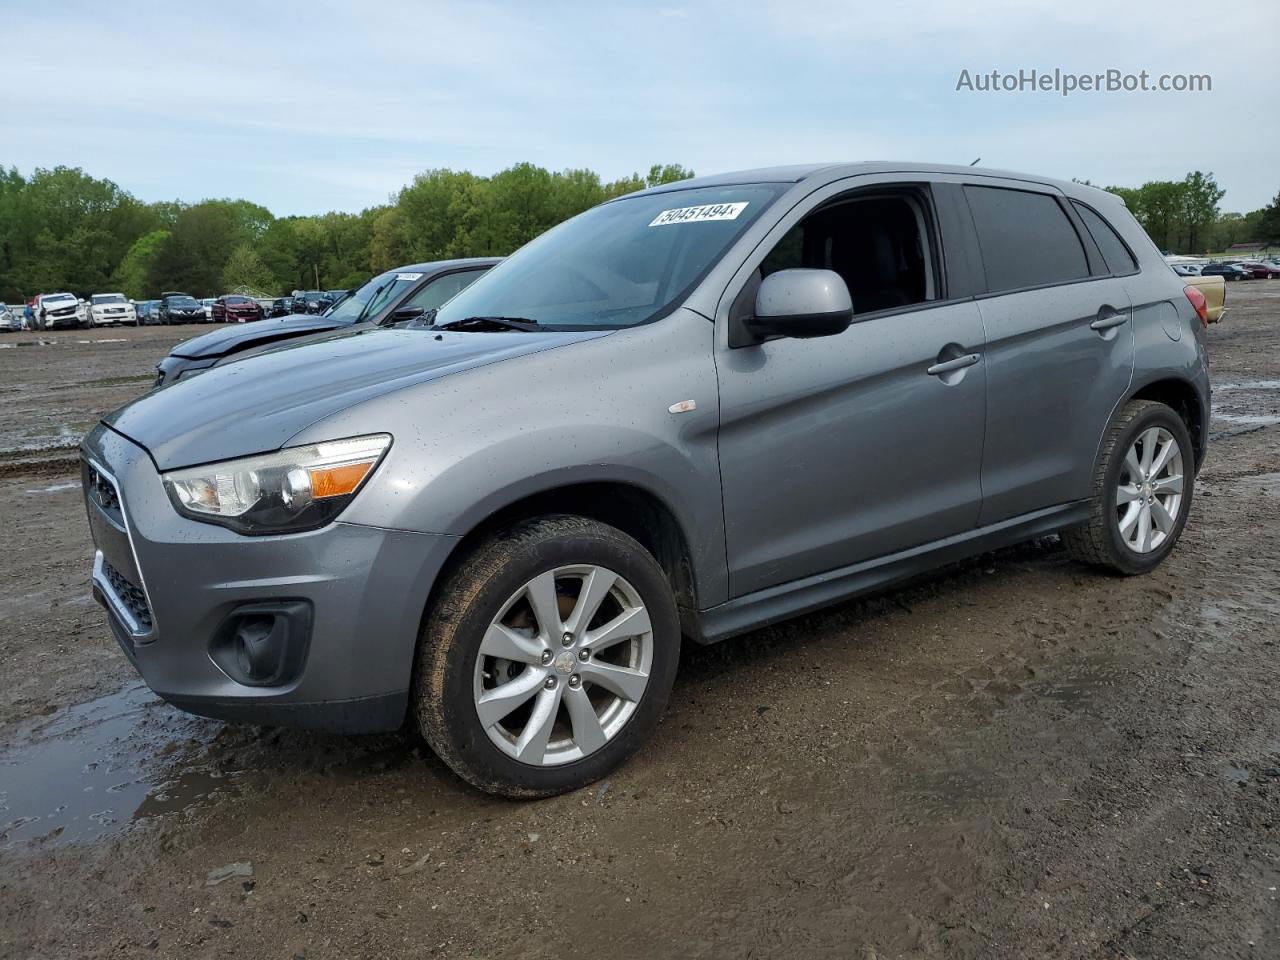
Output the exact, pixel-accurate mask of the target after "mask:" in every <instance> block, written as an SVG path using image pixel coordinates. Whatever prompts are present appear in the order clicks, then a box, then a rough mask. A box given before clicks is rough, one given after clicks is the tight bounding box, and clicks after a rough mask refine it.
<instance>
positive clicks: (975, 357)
mask: <svg viewBox="0 0 1280 960" xmlns="http://www.w3.org/2000/svg"><path fill="white" fill-rule="evenodd" d="M981 359H982V354H980V353H966V354H964V355H963V356H960V357H956V358H955V359H954V360H943V361H942V362H941V363H935V364H934V365H933V366H932V367H930V368H929V369H928V370H926V371H925V373H927V374H929V376H931V377H936V376H940V375H941V374H944V373H951V372H952V371H953V370H963V369H964V368H965V367H972V366H973V365H974V364H975V363H977V362H978V361H979V360H981Z"/></svg>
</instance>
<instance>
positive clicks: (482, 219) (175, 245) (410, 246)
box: [0, 163, 1280, 302]
mask: <svg viewBox="0 0 1280 960" xmlns="http://www.w3.org/2000/svg"><path fill="white" fill-rule="evenodd" d="M692 175H693V171H691V170H686V169H685V168H684V167H682V166H680V165H679V164H667V165H661V164H658V165H655V166H653V167H651V168H650V169H649V171H648V173H647V174H645V175H643V176H642V175H640V174H634V175H632V176H630V177H625V178H623V179H620V180H614V181H611V182H604V181H602V180H601V179H600V177H599V175H598V174H596V173H594V172H592V171H590V170H562V171H550V170H545V169H543V168H542V167H537V166H534V165H532V164H528V163H520V164H516V165H515V166H513V167H511V168H509V169H507V170H503V171H501V172H499V173H496V174H494V175H493V176H489V177H482V176H477V175H476V174H473V173H468V172H466V171H458V170H445V169H438V170H429V171H427V172H426V173H423V174H420V175H419V176H417V177H415V178H414V180H413V182H412V183H410V184H408V185H407V186H405V187H404V188H403V189H401V190H400V192H399V193H398V194H396V195H395V196H394V197H393V198H392V199H391V202H389V203H387V204H385V205H383V206H377V207H371V208H369V209H367V210H363V211H361V212H360V213H326V214H324V215H322V216H315V217H275V216H273V215H272V213H271V211H270V210H267V209H266V208H265V207H261V206H258V205H257V204H255V203H250V202H249V201H247V200H204V201H201V202H200V203H195V204H185V203H180V202H162V203H143V202H142V201H140V200H138V199H136V198H135V197H133V196H131V195H130V194H129V193H128V192H127V191H125V190H122V189H121V188H120V187H119V186H117V185H116V184H114V183H112V182H111V181H110V180H98V179H95V178H94V177H91V176H89V175H88V174H86V173H85V172H84V171H83V170H79V169H73V168H69V167H55V168H54V169H52V170H43V169H40V170H36V171H35V172H34V173H33V174H32V175H31V176H30V177H29V178H27V177H23V176H22V175H21V174H20V173H18V171H17V170H16V169H13V168H9V169H5V168H3V167H0V302H17V301H19V300H21V299H24V298H26V297H30V296H33V295H34V294H36V293H50V292H55V291H63V290H66V291H69V292H71V293H74V294H77V295H79V296H82V297H87V296H89V295H90V294H92V293H100V292H104V291H111V290H120V291H123V292H124V293H125V294H126V295H128V296H130V297H133V298H135V299H143V298H148V297H153V296H156V295H158V294H159V292H160V291H161V290H183V291H186V292H188V293H191V294H193V295H195V296H198V297H204V296H216V295H218V294H220V293H224V292H227V291H230V290H241V289H247V290H252V291H255V292H260V293H264V294H270V295H275V294H280V293H286V292H288V291H289V290H292V289H295V288H306V289H326V290H327V289H340V288H346V287H352V286H356V285H358V284H360V283H362V282H363V281H364V280H366V279H368V278H369V277H370V276H371V275H372V274H374V273H377V272H380V271H382V270H386V269H390V268H392V267H396V266H399V265H400V264H404V263H412V262H417V261H424V260H438V259H444V258H449V257H471V256H501V255H505V254H508V253H510V252H511V251H512V250H515V249H516V248H517V247H519V246H520V245H521V244H523V243H526V242H527V241H529V240H531V239H532V238H534V237H536V236H537V235H538V234H540V233H542V232H543V231H544V230H546V229H548V228H550V227H553V226H555V225H556V224H557V223H560V222H561V221H562V220H565V219H567V218H568V217H571V216H573V215H575V214H577V213H580V212H582V211H583V210H586V209H587V208H588V207H592V206H594V205H595V204H597V203H600V202H602V201H604V200H607V199H609V198H611V197H616V196H620V195H621V194H624V193H630V192H631V191H633V190H639V189H641V188H643V187H645V186H652V185H654V184H658V183H668V182H671V181H674V180H681V179H684V178H686V177H690V176H692ZM1106 189H1108V190H1110V191H1111V192H1113V193H1117V194H1119V195H1120V196H1122V197H1123V198H1124V199H1125V202H1126V203H1127V204H1128V206H1129V209H1130V210H1132V211H1133V212H1134V214H1135V216H1136V217H1137V218H1138V220H1139V221H1140V222H1141V223H1142V225H1143V226H1144V227H1145V228H1146V230H1147V233H1149V234H1150V235H1151V238H1152V240H1154V241H1155V243H1156V245H1157V246H1159V247H1160V248H1161V249H1166V250H1174V251H1176V252H1178V253H1203V252H1210V251H1221V250H1225V249H1226V248H1227V247H1229V246H1230V245H1231V244H1233V243H1242V242H1247V241H1264V242H1280V194H1277V196H1276V199H1275V200H1274V201H1273V202H1272V203H1271V205H1270V206H1268V207H1264V208H1262V209H1260V210H1254V211H1252V212H1250V213H1244V214H1241V213H1221V212H1220V211H1219V202H1220V201H1221V199H1222V196H1223V191H1222V189H1221V188H1220V187H1219V186H1218V184H1217V182H1216V181H1215V180H1214V178H1213V174H1211V173H1208V174H1206V173H1201V172H1200V171H1195V172H1193V173H1189V174H1187V176H1186V177H1184V178H1183V179H1182V180H1178V181H1151V182H1149V183H1144V184H1143V185H1142V186H1140V187H1116V186H1113V187H1107V188H1106Z"/></svg>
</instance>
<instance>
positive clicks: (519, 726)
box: [413, 515, 680, 797]
mask: <svg viewBox="0 0 1280 960" xmlns="http://www.w3.org/2000/svg"><path fill="white" fill-rule="evenodd" d="M679 652H680V626H679V618H678V616H677V613H676V606H675V600H674V598H673V596H672V592H671V588H670V586H669V585H668V583H667V579H666V577H665V575H664V574H663V572H662V569H661V568H660V567H659V566H658V564H657V562H656V561H655V560H654V558H653V557H652V555H650V554H649V553H648V551H646V550H645V549H644V547H642V546H641V545H640V544H639V543H637V542H636V541H635V540H633V539H632V538H631V537H629V536H627V535H626V534H624V533H622V532H621V531H620V530H617V529H615V528H613V527H609V526H606V525H604V524H601V523H597V522H595V521H593V520H588V519H585V518H583V517H575V516H565V515H556V516H548V517H541V518H538V519H535V520H530V521H526V522H523V523H521V524H518V525H516V526H515V527H512V528H510V529H508V530H505V531H503V532H501V533H500V534H498V535H496V536H494V537H492V538H491V539H489V540H487V541H485V542H484V543H482V544H480V545H479V546H477V547H476V549H475V550H473V551H472V552H471V553H470V554H469V555H468V556H467V557H466V558H465V559H464V560H463V561H462V562H461V563H460V564H459V565H458V566H457V567H456V568H455V569H454V571H453V572H452V574H450V575H449V576H448V578H447V579H446V580H445V581H444V582H443V583H442V584H441V586H440V589H439V595H438V600H437V601H436V603H435V607H434V609H432V610H430V611H428V617H427V622H426V626H425V627H424V629H423V633H422V637H421V640H420V643H419V649H418V658H417V664H416V675H415V685H414V687H415V690H414V697H413V700H414V710H415V714H416V717H417V721H418V725H419V727H420V729H421V731H422V734H423V736H424V737H425V738H426V740H427V742H428V743H429V744H430V745H431V747H432V749H433V750H435V752H436V753H437V754H438V755H439V756H440V757H441V759H443V760H444V761H445V762H446V763H447V764H448V765H449V766H450V767H451V768H453V770H454V771H455V772H456V773H457V774H458V775H459V776H461V777H462V778H463V779H464V780H466V781H467V782H468V783H471V784H472V785H474V786H476V787H478V788H480V789H481V790H484V791H487V792H489V793H496V794H501V795H504V796H510V797H540V796H549V795H551V794H556V793H563V792H564V791H567V790H573V789H576V788H578V787H582V786H585V785H586V784H588V783H591V782H592V781H594V780H597V779H599V778H600V777H602V776H604V775H605V774H607V773H608V772H609V771H610V770H612V769H614V768H615V767H616V766H618V765H619V764H620V763H622V761H623V760H625V759H626V758H627V757H628V756H630V755H631V754H632V753H634V752H635V750H636V749H637V748H639V747H640V745H641V744H643V743H644V742H645V741H646V740H647V739H648V738H649V736H650V735H651V734H652V733H653V731H654V729H655V727H656V726H657V724H658V721H659V719H660V718H661V716H662V712H663V710H664V709H665V708H666V704H667V698H668V697H669V695H670V693H671V686H672V683H673V682H674V680H675V674H676V666H677V663H678V660H679Z"/></svg>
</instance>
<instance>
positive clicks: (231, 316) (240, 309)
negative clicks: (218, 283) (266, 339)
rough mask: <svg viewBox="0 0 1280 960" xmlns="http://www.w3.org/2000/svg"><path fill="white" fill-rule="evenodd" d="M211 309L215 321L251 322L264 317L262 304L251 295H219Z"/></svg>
mask: <svg viewBox="0 0 1280 960" xmlns="http://www.w3.org/2000/svg"><path fill="white" fill-rule="evenodd" d="M209 310H210V312H211V313H212V314H213V322H214V323H249V322H251V321H254V320H261V319H262V306H261V305H260V304H259V303H258V301H257V300H254V299H252V298H251V297H239V296H232V295H228V296H225V297H219V298H218V299H217V300H215V301H213V306H212V307H210V308H209Z"/></svg>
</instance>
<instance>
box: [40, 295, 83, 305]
mask: <svg viewBox="0 0 1280 960" xmlns="http://www.w3.org/2000/svg"><path fill="white" fill-rule="evenodd" d="M74 299H75V297H73V296H72V295H71V294H69V293H51V294H49V296H47V297H45V298H44V302H45V303H61V302H62V301H63V300H74Z"/></svg>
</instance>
